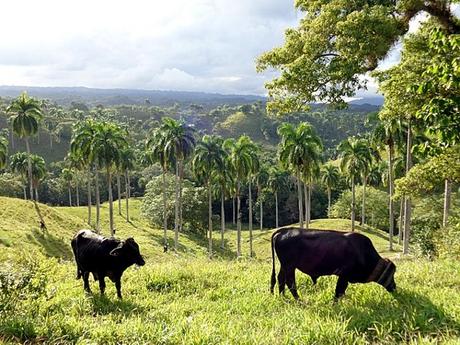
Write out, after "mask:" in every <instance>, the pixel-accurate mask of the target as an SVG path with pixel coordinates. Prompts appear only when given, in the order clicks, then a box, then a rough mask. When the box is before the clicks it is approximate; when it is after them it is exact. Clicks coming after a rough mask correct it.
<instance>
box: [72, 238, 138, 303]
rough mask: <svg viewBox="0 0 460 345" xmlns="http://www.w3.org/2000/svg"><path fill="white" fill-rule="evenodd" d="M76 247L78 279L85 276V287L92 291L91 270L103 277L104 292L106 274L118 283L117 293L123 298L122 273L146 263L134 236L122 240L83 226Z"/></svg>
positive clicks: (102, 289)
mask: <svg viewBox="0 0 460 345" xmlns="http://www.w3.org/2000/svg"><path fill="white" fill-rule="evenodd" d="M71 244H72V250H73V254H74V256H75V262H76V263H77V279H80V277H83V282H84V289H85V291H87V292H91V289H90V287H89V282H88V278H89V273H92V274H93V277H94V279H95V280H99V288H100V290H101V294H104V290H105V280H104V279H105V277H109V278H110V280H111V281H112V282H114V283H115V286H116V288H117V296H118V298H121V276H122V275H123V272H124V271H125V270H126V269H127V268H128V267H129V266H131V265H133V264H136V265H138V266H143V265H145V261H144V258H143V257H142V255H141V254H140V252H139V245H138V244H137V243H136V242H135V241H134V239H133V238H128V239H127V240H125V241H120V240H117V239H114V238H105V237H102V236H99V235H97V234H95V233H94V232H92V231H90V230H80V231H79V232H78V233H77V234H76V235H75V237H74V238H73V239H72V242H71Z"/></svg>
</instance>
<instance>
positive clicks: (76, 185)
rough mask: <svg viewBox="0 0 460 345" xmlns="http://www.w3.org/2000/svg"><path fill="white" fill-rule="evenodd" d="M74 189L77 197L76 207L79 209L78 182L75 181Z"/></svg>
mask: <svg viewBox="0 0 460 345" xmlns="http://www.w3.org/2000/svg"><path fill="white" fill-rule="evenodd" d="M75 189H76V196H77V207H80V188H79V186H78V181H75Z"/></svg>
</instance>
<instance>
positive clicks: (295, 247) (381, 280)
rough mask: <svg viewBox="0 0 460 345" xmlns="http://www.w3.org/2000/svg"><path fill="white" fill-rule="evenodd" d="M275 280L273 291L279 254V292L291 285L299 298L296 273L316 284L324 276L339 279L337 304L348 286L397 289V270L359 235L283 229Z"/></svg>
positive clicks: (277, 235)
mask: <svg viewBox="0 0 460 345" xmlns="http://www.w3.org/2000/svg"><path fill="white" fill-rule="evenodd" d="M271 245H272V265H273V269H272V277H271V288H270V291H271V293H273V289H274V287H275V284H276V276H275V251H276V254H277V256H278V259H279V261H280V264H281V268H280V271H279V273H278V286H279V292H280V293H284V287H285V285H286V284H287V286H288V288H289V290H290V291H291V293H292V295H293V296H294V298H296V299H298V298H299V295H298V293H297V289H296V283H295V269H298V270H300V271H302V272H303V273H306V274H308V275H310V276H311V277H312V279H313V282H314V283H315V282H316V279H317V278H318V277H320V276H326V275H337V276H338V277H339V279H338V281H337V286H336V288H335V297H334V299H335V300H337V299H338V298H340V297H341V296H343V295H344V294H345V290H346V289H347V286H348V283H367V282H376V283H378V284H380V285H382V286H383V287H384V288H385V289H387V291H389V292H393V291H394V290H395V289H396V283H395V281H394V273H395V271H396V266H395V264H394V263H393V262H391V261H390V260H388V259H383V258H382V257H380V255H379V254H378V253H377V251H376V250H375V248H374V246H373V244H372V242H371V240H370V239H369V238H367V237H366V236H364V235H361V234H358V233H355V232H339V231H332V230H318V231H314V230H304V229H297V228H283V229H279V230H277V231H275V232H274V233H273V235H272V240H271Z"/></svg>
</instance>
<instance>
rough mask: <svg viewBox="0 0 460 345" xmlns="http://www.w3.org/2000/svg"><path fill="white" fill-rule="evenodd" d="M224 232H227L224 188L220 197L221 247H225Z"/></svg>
mask: <svg viewBox="0 0 460 345" xmlns="http://www.w3.org/2000/svg"><path fill="white" fill-rule="evenodd" d="M224 233H225V191H224V188H222V191H221V199H220V247H221V248H222V249H224Z"/></svg>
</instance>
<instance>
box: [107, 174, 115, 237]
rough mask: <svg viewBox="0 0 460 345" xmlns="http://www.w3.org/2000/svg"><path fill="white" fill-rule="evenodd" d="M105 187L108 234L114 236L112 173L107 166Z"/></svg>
mask: <svg viewBox="0 0 460 345" xmlns="http://www.w3.org/2000/svg"><path fill="white" fill-rule="evenodd" d="M107 188H108V189H109V226H110V235H111V236H112V237H113V236H115V229H114V226H113V195H112V173H111V172H110V169H109V168H107Z"/></svg>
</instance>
